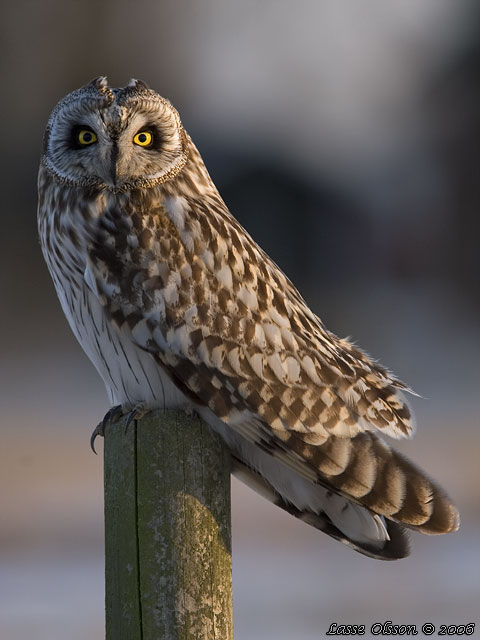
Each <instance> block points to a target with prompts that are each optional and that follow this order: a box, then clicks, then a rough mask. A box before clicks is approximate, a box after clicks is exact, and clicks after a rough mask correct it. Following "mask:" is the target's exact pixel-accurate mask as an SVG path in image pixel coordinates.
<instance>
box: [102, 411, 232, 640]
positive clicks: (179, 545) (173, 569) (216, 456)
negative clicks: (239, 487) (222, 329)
mask: <svg viewBox="0 0 480 640" xmlns="http://www.w3.org/2000/svg"><path fill="white" fill-rule="evenodd" d="M125 424H126V419H125V418H122V419H120V420H119V421H117V422H114V423H109V424H107V426H106V428H105V444H104V462H105V557H106V564H105V567H106V571H105V583H106V639H107V640H180V639H182V640H210V639H213V638H219V639H222V640H231V639H232V638H233V623H232V562H231V528H230V458H229V454H228V450H227V448H226V446H225V445H224V443H223V441H222V440H221V438H220V437H219V436H217V435H216V434H215V433H213V432H212V431H211V430H210V429H209V428H208V427H207V426H206V425H205V423H203V421H202V420H200V419H199V418H197V417H191V416H188V415H187V414H186V413H185V412H183V411H171V410H168V411H156V412H152V413H149V414H147V415H146V416H145V417H144V418H142V419H141V420H139V421H138V422H137V421H134V422H132V423H131V424H130V426H129V427H128V429H127V430H125Z"/></svg>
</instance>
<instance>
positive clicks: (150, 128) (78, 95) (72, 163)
mask: <svg viewBox="0 0 480 640" xmlns="http://www.w3.org/2000/svg"><path fill="white" fill-rule="evenodd" d="M100 80H101V82H99V79H97V80H95V81H93V82H92V83H90V84H89V85H86V87H83V88H82V89H78V90H77V91H74V92H73V93H71V94H69V95H68V96H67V97H66V98H64V99H63V100H62V101H61V102H59V103H58V105H57V106H56V107H55V109H54V110H53V112H52V115H51V116H50V120H49V123H48V125H47V130H46V136H45V146H44V156H43V157H44V162H45V165H46V167H47V169H48V170H49V171H50V172H51V173H52V174H53V175H54V176H55V177H56V178H57V179H58V180H60V181H62V182H64V183H68V184H70V185H73V186H87V185H90V186H96V187H98V188H100V189H108V190H110V191H126V190H129V189H133V188H139V187H140V188H142V187H143V188H148V187H152V186H155V185H156V184H159V183H161V182H165V181H167V180H169V179H171V178H172V177H173V176H174V175H176V174H177V173H178V172H179V171H181V169H182V168H183V166H184V165H185V162H186V134H185V132H184V130H183V127H182V125H181V122H180V118H179V116H178V113H177V112H176V110H175V109H174V108H173V107H172V106H171V105H170V103H169V102H168V101H167V100H165V99H164V98H162V97H161V96H159V95H158V94H157V93H155V92H154V91H152V90H151V89H149V88H148V87H147V86H146V85H145V84H144V83H142V82H141V81H131V82H130V83H129V84H128V85H127V86H126V87H124V88H122V89H109V88H108V85H107V83H106V79H104V78H102V79H100Z"/></svg>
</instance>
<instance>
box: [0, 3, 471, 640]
mask: <svg viewBox="0 0 480 640" xmlns="http://www.w3.org/2000/svg"><path fill="white" fill-rule="evenodd" d="M1 12H2V16H1V20H0V24H1V26H0V32H1V49H0V51H1V56H0V65H1V71H2V78H3V81H2V82H3V87H4V90H3V99H2V111H3V117H2V118H1V121H0V125H1V128H2V132H1V137H0V140H1V144H2V155H1V156H0V162H1V166H2V183H3V186H2V191H3V194H4V195H3V205H2V229H3V232H2V233H1V234H0V260H1V267H0V278H1V281H0V286H1V293H0V300H1V304H2V312H1V314H0V322H1V331H0V342H1V344H0V354H1V355H0V367H1V368H0V377H1V380H0V406H1V412H0V415H1V434H0V638H1V639H2V640H26V639H30V638H33V637H35V638H36V640H47V639H48V640H61V639H64V638H68V639H69V640H84V639H85V638H89V639H90V638H91V639H95V638H102V637H103V618H104V613H103V598H104V587H103V511H102V508H103V505H102V500H103V490H102V459H101V456H98V457H95V456H94V455H93V454H92V453H91V451H90V448H89V436H90V433H91V431H92V429H93V428H94V426H95V425H96V424H97V422H98V421H99V420H100V419H101V417H102V416H103V414H104V413H105V411H106V409H107V400H106V395H105V392H104V390H103V386H102V383H101V381H100V379H99V378H98V377H97V374H96V372H95V371H94V369H93V367H92V366H91V365H90V363H89V362H88V361H87V359H86V357H85V356H84V355H83V352H82V351H81V349H80V347H79V346H78V345H77V344H76V342H75V340H74V338H73V336H72V335H71V333H70V331H69V329H68V327H67V323H66V321H65V320H64V318H63V315H62V313H61V310H60V306H59V304H58V302H57V300H56V297H55V294H54V290H53V285H52V283H51V282H50V279H49V276H48V274H47V271H46V268H45V266H44V264H43V260H42V256H41V253H40V249H39V245H38V241H37V232H36V217H35V216H36V173H37V167H38V158H39V153H40V148H41V141H42V135H43V128H44V126H45V122H46V120H47V118H48V115H49V113H50V110H51V109H52V108H53V106H54V105H55V103H56V102H57V101H58V100H59V99H60V98H61V97H62V96H63V95H65V94H66V93H68V92H69V91H71V90H73V89H75V88H77V87H78V86H80V85H82V84H85V83H86V82H88V81H89V80H90V79H91V78H93V77H95V76H98V75H103V74H106V75H108V77H109V79H110V81H111V84H112V85H113V86H118V85H123V84H125V83H126V82H127V81H128V79H129V78H130V77H132V76H133V77H137V78H142V79H144V80H145V81H147V82H148V83H149V84H150V85H151V87H152V88H154V89H156V90H158V91H159V93H161V94H162V95H164V96H166V97H168V98H169V99H171V101H172V102H173V104H174V105H175V106H176V107H177V108H178V109H179V111H180V113H181V115H182V119H183V122H184V124H185V126H186V128H187V129H188V131H189V132H190V134H191V135H192V137H193V139H194V140H195V141H196V143H197V146H198V147H199V148H200V151H201V152H202V154H203V156H204V159H205V161H206V164H207V166H208V167H209V169H210V171H211V174H212V176H213V178H214V180H215V182H216V183H217V186H218V187H219V188H220V191H221V193H222V194H223V196H224V198H225V200H226V202H227V204H228V205H229V206H230V209H231V210H232V212H233V213H234V215H235V216H236V217H237V218H238V219H239V220H240V221H241V222H242V223H243V224H244V226H245V227H246V228H247V229H248V231H249V232H250V233H251V234H252V235H253V236H254V237H255V239H256V240H257V241H258V242H259V244H260V245H261V246H262V247H263V248H264V249H265V250H266V251H267V252H268V253H270V255H271V256H272V257H273V258H274V259H275V260H276V261H277V263H278V264H279V265H280V266H281V267H282V268H283V269H284V270H285V271H286V273H287V274H288V275H289V276H290V277H291V278H292V279H293V280H294V282H295V283H296V285H297V286H298V288H299V289H300V291H301V292H302V293H303V295H304V296H305V297H306V299H307V300H308V301H309V303H310V304H311V306H312V308H313V309H314V310H315V311H316V312H317V313H318V314H319V315H320V317H321V318H322V319H323V320H324V321H325V322H326V324H327V325H328V326H329V328H330V329H332V330H333V331H335V332H336V333H337V334H339V335H342V336H344V335H350V336H352V337H353V339H354V340H355V341H357V342H358V344H360V345H361V346H362V347H363V348H364V349H366V350H367V351H368V352H369V353H371V354H372V355H373V356H374V357H376V358H378V359H379V360H380V361H381V362H382V363H384V364H385V365H387V366H388V367H390V368H391V369H392V370H393V371H394V372H395V373H396V374H397V375H398V376H399V377H400V378H402V379H404V380H406V381H407V382H408V383H409V384H410V385H411V386H412V387H413V388H414V389H415V390H416V391H417V392H418V393H419V394H421V396H423V398H417V397H413V398H412V405H413V407H414V410H415V412H416V415H417V421H418V425H419V428H418V432H417V435H416V437H415V439H414V440H413V441H412V442H407V443H401V445H399V448H401V449H402V451H404V452H405V453H407V455H409V456H410V457H412V458H413V459H414V460H415V461H416V462H417V463H419V464H421V466H423V467H424V468H426V469H427V470H428V471H429V472H430V473H431V475H432V476H434V477H435V478H437V479H438V480H439V481H440V482H441V484H442V485H444V486H445V487H447V488H448V491H449V493H450V494H451V495H452V497H453V498H454V499H455V501H456V502H457V504H458V506H459V508H460V511H461V515H462V527H461V530H460V532H459V533H457V534H453V535H450V536H445V537H440V538H427V537H425V536H421V535H419V534H418V535H413V536H412V538H413V552H412V556H411V557H410V558H408V559H406V560H402V561H399V562H396V563H381V562H379V561H374V560H370V559H367V558H363V557H361V556H360V555H358V554H355V553H354V552H352V551H350V550H349V549H347V548H345V547H343V546H342V545H340V544H339V543H336V542H334V541H332V540H330V539H329V538H328V537H327V536H324V535H322V534H320V533H318V532H316V531H314V530H311V529H310V528H309V527H307V526H306V525H304V524H302V523H300V522H298V521H296V520H294V519H293V518H291V517H289V516H287V515H286V514H284V513H280V512H277V510H275V508H273V507H271V506H270V505H269V504H268V503H266V502H265V501H263V500H262V499H261V498H259V497H257V496H256V495H254V494H253V493H252V492H250V491H249V490H248V489H246V488H244V487H243V486H241V485H240V484H239V483H236V482H233V487H232V489H233V549H234V550H233V554H234V555H233V558H234V608H235V631H236V635H235V638H236V640H252V639H253V640H257V639H258V640H267V639H268V640H270V639H273V638H275V640H287V639H290V638H295V639H296V640H307V639H308V640H318V639H319V638H323V637H324V636H325V633H326V631H327V629H328V627H329V625H330V624H331V623H332V622H337V623H338V624H342V623H343V624H347V623H349V624H365V625H366V626H367V630H368V629H369V628H370V626H371V625H372V624H373V623H374V622H382V621H386V620H392V621H393V622H394V623H396V624H402V623H403V624H406V623H410V624H412V623H414V624H417V625H419V628H420V626H421V624H422V623H423V622H432V623H434V624H436V625H438V624H440V623H449V624H453V623H457V624H460V623H469V622H475V623H477V624H480V614H479V612H478V602H479V597H480V577H479V572H478V566H479V561H480V552H479V544H478V543H479V535H478V530H479V526H480V509H479V486H480V471H479V469H480V465H479V464H478V456H479V452H480V432H479V418H478V414H479V412H478V396H479V381H480V376H479V372H478V363H479V360H480V342H479V337H480V336H479V333H480V331H479V329H480V324H479V320H478V318H479V313H480V287H479V284H478V280H479V274H480V252H479V250H478V243H479V240H478V238H479V233H480V222H479V212H480V202H479V201H480V186H479V185H480V181H479V167H480V147H479V137H480V5H479V3H478V2H475V1H474V0H422V2H418V1H417V0H388V1H387V2H385V0H363V1H362V2H357V0H304V2H302V3H295V4H294V3H291V2H287V1H286V0H276V1H273V0H263V1H262V2H261V1H260V0H243V1H242V2H222V1H221V0H203V1H202V2H193V0H190V1H187V0H176V1H172V0H168V1H164V2H153V1H151V2H150V1H147V0H140V1H138V2H125V1H118V0H116V1H113V0H110V1H106V0H102V1H99V0H95V1H93V0H84V1H83V2H81V3H80V2H65V1H64V0H62V1H60V0H45V1H44V2H41V3H40V2H33V1H32V2H27V1H25V0H19V1H18V2H15V3H3V6H2V9H1ZM101 446H102V445H101V444H100V445H99V448H100V451H101ZM365 637H369V636H368V633H367V634H366V635H365Z"/></svg>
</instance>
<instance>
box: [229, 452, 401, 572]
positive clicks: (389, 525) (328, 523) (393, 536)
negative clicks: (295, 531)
mask: <svg viewBox="0 0 480 640" xmlns="http://www.w3.org/2000/svg"><path fill="white" fill-rule="evenodd" d="M232 472H233V474H234V475H235V476H236V477H237V478H238V479H239V480H241V481H242V482H243V483H245V484H246V485H247V486H249V487H250V488H251V489H253V490H254V491H256V492H257V493H259V494H260V495H262V496H263V497H264V498H266V499H267V500H268V501H269V502H271V503H273V504H274V505H276V506H278V507H280V508H281V509H283V510H284V511H286V512H287V513H289V514H291V515H293V516H295V517H296V518H298V519H299V520H302V522H306V523H307V524H309V525H310V526H312V527H314V528H315V529H319V530H320V531H323V532H324V533H326V534H327V535H329V536H330V537H332V538H334V539H335V540H338V541H339V542H343V544H345V545H347V546H349V547H350V548H352V549H354V550H355V551H358V552H359V553H361V554H363V555H365V556H369V557H371V558H376V559H378V560H398V559H400V558H405V557H406V556H408V555H409V553H410V545H409V541H408V534H407V532H406V530H405V528H404V527H403V526H401V525H399V524H397V523H395V522H391V521H389V520H384V521H383V524H384V526H385V528H386V530H387V534H388V535H387V539H386V540H385V542H384V543H383V546H382V547H380V548H379V547H378V545H375V546H374V545H369V544H368V543H367V542H359V541H358V540H353V539H352V538H351V537H349V536H348V535H347V534H345V533H344V532H342V531H340V529H338V528H337V527H336V526H335V525H334V523H333V522H332V520H331V518H330V517H329V516H328V514H327V513H325V512H324V511H322V512H320V513H315V512H313V511H311V510H309V509H298V508H297V507H295V506H294V505H293V504H292V503H290V502H288V501H287V500H285V499H284V498H283V497H282V496H281V495H280V494H279V493H278V492H277V491H275V489H274V488H273V487H272V485H271V484H270V483H269V482H268V481H267V480H266V479H265V478H264V477H263V476H261V475H260V474H259V473H257V472H256V471H254V470H253V469H252V468H251V467H248V466H246V465H245V464H244V463H243V462H241V461H240V460H239V459H238V458H233V470H232Z"/></svg>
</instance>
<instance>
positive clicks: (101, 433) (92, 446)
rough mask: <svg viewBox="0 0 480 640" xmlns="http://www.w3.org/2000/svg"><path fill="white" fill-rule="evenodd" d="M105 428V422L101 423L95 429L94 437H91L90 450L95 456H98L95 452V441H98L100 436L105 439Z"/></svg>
mask: <svg viewBox="0 0 480 640" xmlns="http://www.w3.org/2000/svg"><path fill="white" fill-rule="evenodd" d="M104 426H105V425H104V424H103V422H99V423H98V424H97V426H96V427H95V429H94V430H93V433H92V435H91V436H90V449H91V450H92V451H93V453H94V454H95V455H97V452H96V451H95V440H96V439H97V437H98V436H102V438H103V437H104V435H105V431H104Z"/></svg>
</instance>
